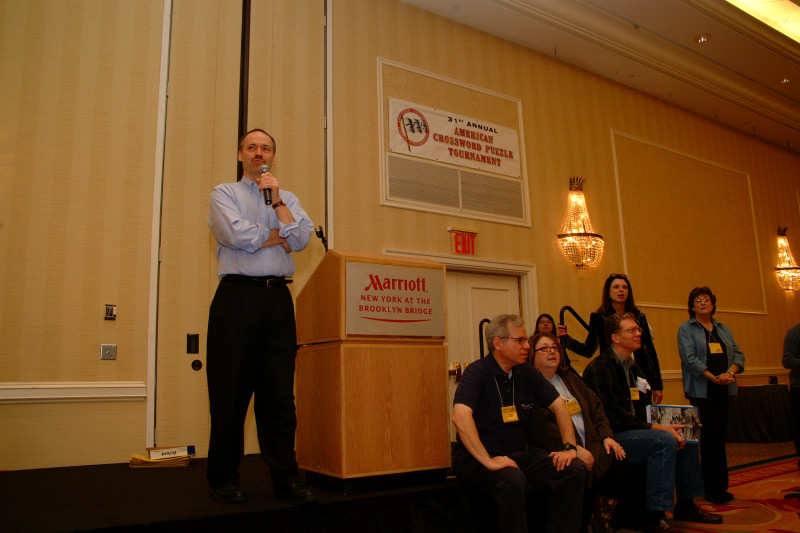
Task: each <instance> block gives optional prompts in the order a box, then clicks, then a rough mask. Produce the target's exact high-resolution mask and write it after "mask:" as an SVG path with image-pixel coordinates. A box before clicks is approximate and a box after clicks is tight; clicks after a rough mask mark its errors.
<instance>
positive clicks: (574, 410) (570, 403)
mask: <svg viewBox="0 0 800 533" xmlns="http://www.w3.org/2000/svg"><path fill="white" fill-rule="evenodd" d="M564 403H566V404H567V409H568V410H569V414H570V415H578V414H580V412H581V404H579V403H578V400H576V399H575V398H572V399H570V400H567V399H566V398H564Z"/></svg>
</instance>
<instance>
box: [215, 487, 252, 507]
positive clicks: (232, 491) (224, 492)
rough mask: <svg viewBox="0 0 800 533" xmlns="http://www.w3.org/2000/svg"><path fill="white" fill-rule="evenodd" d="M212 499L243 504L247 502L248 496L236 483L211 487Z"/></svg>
mask: <svg viewBox="0 0 800 533" xmlns="http://www.w3.org/2000/svg"><path fill="white" fill-rule="evenodd" d="M211 497H212V498H214V499H215V500H217V501H219V502H225V503H242V502H246V501H247V495H246V494H245V493H244V492H242V489H240V488H239V485H237V484H236V483H225V484H224V485H219V486H217V487H211Z"/></svg>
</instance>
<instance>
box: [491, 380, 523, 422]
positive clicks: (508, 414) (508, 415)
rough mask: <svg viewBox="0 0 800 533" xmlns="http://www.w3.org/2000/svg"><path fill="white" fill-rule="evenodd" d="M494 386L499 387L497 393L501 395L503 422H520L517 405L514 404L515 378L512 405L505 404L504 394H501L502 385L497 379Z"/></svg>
mask: <svg viewBox="0 0 800 533" xmlns="http://www.w3.org/2000/svg"><path fill="white" fill-rule="evenodd" d="M494 386H495V387H496V388H497V395H498V396H499V397H500V413H501V414H502V415H503V423H504V424H508V423H509V422H519V416H518V415H517V406H516V405H514V379H513V378H512V379H511V405H509V406H504V405H503V395H502V394H500V386H499V385H498V384H497V379H496V378H495V380H494Z"/></svg>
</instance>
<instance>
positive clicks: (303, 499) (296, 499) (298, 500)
mask: <svg viewBox="0 0 800 533" xmlns="http://www.w3.org/2000/svg"><path fill="white" fill-rule="evenodd" d="M275 497H276V498H278V499H279V500H284V501H287V502H289V503H291V504H293V505H305V504H308V503H314V502H316V501H317V495H316V494H314V493H313V492H312V491H311V490H310V489H308V488H306V486H305V485H303V483H302V482H300V481H293V482H291V483H288V484H286V485H279V486H277V487H275Z"/></svg>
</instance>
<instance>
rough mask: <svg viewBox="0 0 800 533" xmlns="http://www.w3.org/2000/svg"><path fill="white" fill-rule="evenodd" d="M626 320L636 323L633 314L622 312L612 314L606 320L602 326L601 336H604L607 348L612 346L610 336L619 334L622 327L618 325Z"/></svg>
mask: <svg viewBox="0 0 800 533" xmlns="http://www.w3.org/2000/svg"><path fill="white" fill-rule="evenodd" d="M628 318H630V319H631V320H633V321H634V322H636V315H634V314H633V313H629V312H627V311H623V312H621V313H614V314H613V315H611V316H609V317H608V318H606V321H605V323H604V324H603V334H605V336H606V342H607V343H608V345H609V346H611V344H612V342H611V335H614V334H615V333H619V332H620V330H621V329H622V326H620V324H621V323H622V321H623V320H626V319H628ZM637 324H638V322H637Z"/></svg>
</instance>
